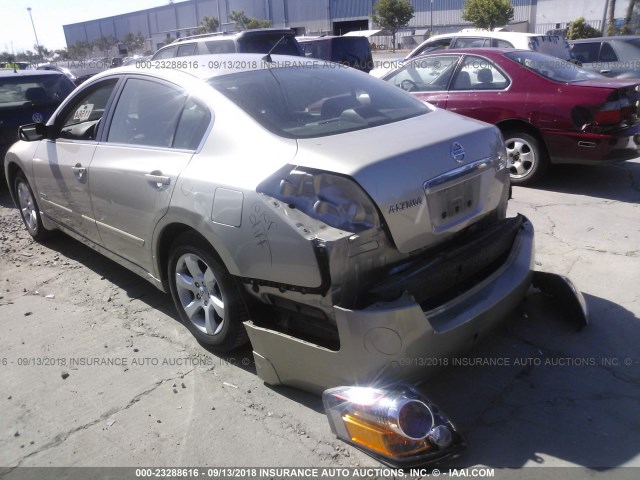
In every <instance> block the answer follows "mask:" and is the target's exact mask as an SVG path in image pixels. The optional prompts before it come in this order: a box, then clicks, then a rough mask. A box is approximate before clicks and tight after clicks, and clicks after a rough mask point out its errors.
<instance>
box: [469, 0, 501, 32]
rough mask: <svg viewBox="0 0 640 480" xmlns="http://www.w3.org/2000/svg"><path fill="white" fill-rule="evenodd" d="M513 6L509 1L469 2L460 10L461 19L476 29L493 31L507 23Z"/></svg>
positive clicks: (470, 0)
mask: <svg viewBox="0 0 640 480" xmlns="http://www.w3.org/2000/svg"><path fill="white" fill-rule="evenodd" d="M512 18H513V5H511V2H510V1H509V0H469V1H468V2H467V3H466V4H465V6H464V8H463V9H462V19H463V20H466V21H467V22H471V23H473V25H474V26H475V27H477V28H484V29H487V30H493V29H494V28H496V27H502V26H503V25H506V24H507V23H509V20H511V19H512Z"/></svg>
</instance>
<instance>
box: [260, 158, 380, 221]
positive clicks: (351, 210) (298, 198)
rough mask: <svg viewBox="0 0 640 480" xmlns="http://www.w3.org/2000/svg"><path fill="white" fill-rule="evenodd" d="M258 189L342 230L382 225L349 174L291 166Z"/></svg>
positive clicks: (370, 201) (372, 207) (371, 204)
mask: <svg viewBox="0 0 640 480" xmlns="http://www.w3.org/2000/svg"><path fill="white" fill-rule="evenodd" d="M258 192H260V193H264V194H266V195H269V196H270V197H273V198H275V199H277V200H280V201H281V202H283V203H285V204H287V205H289V207H290V208H296V209H298V210H300V211H301V212H303V213H304V214H306V215H307V216H309V217H311V218H314V219H316V220H320V221H322V222H324V223H326V224H327V225H329V226H331V227H334V228H338V229H340V230H346V231H348V232H353V233H358V232H361V231H363V230H368V229H370V228H376V227H378V226H379V225H380V218H379V216H378V211H377V210H376V207H375V205H374V204H373V202H372V200H371V199H370V198H369V197H368V196H367V194H366V193H365V192H364V191H363V190H362V188H360V186H359V185H358V184H357V183H356V182H354V181H353V180H351V179H350V178H348V177H343V176H340V175H336V174H333V173H327V172H322V171H316V170H306V169H301V168H296V167H292V166H291V165H288V166H287V167H285V168H283V169H281V170H280V171H278V172H277V173H276V174H274V175H272V176H271V177H270V178H269V179H267V180H266V181H264V182H262V183H261V184H260V185H259V186H258Z"/></svg>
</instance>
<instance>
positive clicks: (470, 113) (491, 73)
mask: <svg viewBox="0 0 640 480" xmlns="http://www.w3.org/2000/svg"><path fill="white" fill-rule="evenodd" d="M509 85H510V81H509V78H508V77H507V76H506V74H505V73H504V72H502V71H501V70H500V69H499V68H498V67H497V66H496V65H495V64H494V63H493V62H491V61H490V60H489V59H487V58H484V57H477V56H475V55H466V56H465V58H464V60H463V61H462V64H461V66H460V68H458V70H457V71H456V73H455V75H454V77H453V80H452V82H451V87H450V88H449V98H448V100H447V110H450V111H452V112H455V113H458V114H460V115H465V116H467V117H471V118H476V119H478V120H483V121H485V122H489V123H494V124H495V123H496V122H497V121H499V120H500V119H502V118H503V117H504V115H505V112H506V111H508V110H509V108H511V107H510V105H509V102H510V101H513V98H511V99H509V95H507V90H508V88H509Z"/></svg>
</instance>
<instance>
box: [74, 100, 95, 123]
mask: <svg viewBox="0 0 640 480" xmlns="http://www.w3.org/2000/svg"><path fill="white" fill-rule="evenodd" d="M92 111H93V103H87V104H85V105H80V108H78V110H76V113H75V114H74V115H73V119H74V120H79V121H80V122H86V121H87V120H89V117H90V116H91V112H92Z"/></svg>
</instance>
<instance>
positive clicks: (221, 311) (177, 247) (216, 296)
mask: <svg viewBox="0 0 640 480" xmlns="http://www.w3.org/2000/svg"><path fill="white" fill-rule="evenodd" d="M168 272H169V288H170V290H171V296H172V297H173V302H174V304H175V306H176V309H177V310H178V314H179V316H180V320H181V321H182V323H184V325H185V326H186V327H187V328H188V329H189V331H190V332H191V333H192V334H193V336H194V337H196V339H197V340H198V341H199V342H201V343H204V344H206V345H209V346H210V347H211V348H212V349H213V350H216V351H220V352H225V351H228V350H233V349H234V348H237V347H239V346H240V345H242V344H244V343H246V342H247V340H248V337H247V332H246V329H245V328H244V325H243V322H244V321H245V320H247V318H248V314H247V308H246V305H245V303H244V300H243V298H242V295H241V293H240V289H239V287H238V284H237V283H236V280H235V279H234V278H233V277H232V276H231V275H230V274H229V272H227V269H226V268H225V267H224V265H223V264H222V262H221V260H220V259H219V258H218V257H217V255H215V253H214V252H213V250H212V248H211V246H210V245H209V244H208V243H207V242H206V241H204V240H203V239H202V238H201V237H200V236H198V235H196V234H194V233H187V234H184V235H181V236H180V237H178V238H177V239H176V241H175V242H174V243H173V247H172V249H171V254H170V255H169V270H168Z"/></svg>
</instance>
